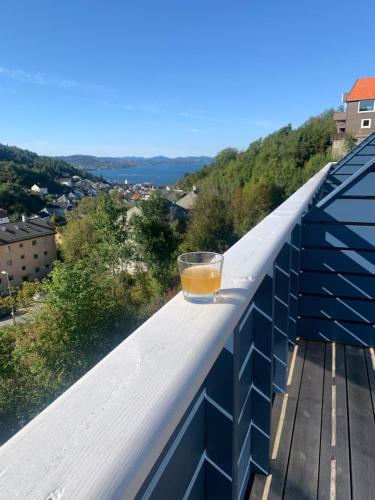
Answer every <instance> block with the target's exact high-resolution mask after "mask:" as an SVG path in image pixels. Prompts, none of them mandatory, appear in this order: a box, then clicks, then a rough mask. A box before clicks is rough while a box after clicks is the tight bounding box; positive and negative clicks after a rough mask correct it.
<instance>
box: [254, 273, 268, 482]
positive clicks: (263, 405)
mask: <svg viewBox="0 0 375 500" xmlns="http://www.w3.org/2000/svg"><path fill="white" fill-rule="evenodd" d="M272 294H273V273H272V267H271V271H270V272H269V274H267V275H266V276H265V278H264V279H263V281H262V283H261V285H260V286H259V288H258V290H257V292H256V294H255V297H254V316H253V352H252V358H253V359H252V368H253V372H252V374H253V379H252V412H251V461H252V463H253V465H254V467H255V470H256V471H258V472H262V473H264V474H267V473H268V468H269V448H270V433H271V411H272V393H273V334H272V333H273V332H272Z"/></svg>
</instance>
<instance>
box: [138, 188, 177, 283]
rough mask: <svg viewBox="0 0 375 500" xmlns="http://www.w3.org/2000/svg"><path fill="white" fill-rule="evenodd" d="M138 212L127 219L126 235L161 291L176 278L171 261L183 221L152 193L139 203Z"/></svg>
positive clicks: (162, 200) (174, 254) (174, 256)
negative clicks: (127, 234) (128, 230)
mask: <svg viewBox="0 0 375 500" xmlns="http://www.w3.org/2000/svg"><path fill="white" fill-rule="evenodd" d="M140 207H141V213H140V214H138V215H134V216H133V217H132V218H131V220H130V223H129V225H130V237H131V239H132V240H133V242H134V254H135V256H136V258H137V259H138V260H139V261H141V262H143V263H145V264H146V266H147V269H148V270H149V272H150V273H151V275H152V277H153V278H154V279H155V280H156V282H157V283H158V284H159V286H160V291H161V292H162V291H163V290H165V289H166V288H167V287H168V286H170V285H171V284H173V281H174V280H175V278H176V273H175V272H174V268H175V265H174V261H175V258H176V250H177V248H178V245H179V243H180V241H181V237H182V230H183V222H181V221H179V220H178V219H176V213H175V211H174V208H173V207H171V205H170V203H169V202H168V201H167V200H166V199H165V198H162V197H161V196H160V194H159V193H156V194H153V195H152V196H151V197H150V198H149V199H148V200H146V201H144V202H142V203H141V205H140Z"/></svg>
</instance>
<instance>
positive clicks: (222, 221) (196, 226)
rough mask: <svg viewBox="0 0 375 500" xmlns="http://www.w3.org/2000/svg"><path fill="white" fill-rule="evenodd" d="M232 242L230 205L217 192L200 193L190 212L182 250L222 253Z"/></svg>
mask: <svg viewBox="0 0 375 500" xmlns="http://www.w3.org/2000/svg"><path fill="white" fill-rule="evenodd" d="M234 241H235V235H234V227H233V220H232V215H231V210H230V204H229V203H228V202H226V201H225V200H224V199H223V197H222V196H220V194H219V193H218V192H214V191H206V192H202V193H201V194H200V195H199V198H198V199H197V201H196V203H195V206H194V208H193V209H192V211H191V215H190V217H189V224H188V229H187V234H186V242H185V244H184V246H183V248H184V249H186V250H191V251H197V250H206V251H213V252H223V251H225V250H226V249H227V248H228V247H229V246H230V245H231V244H232V243H233V242H234Z"/></svg>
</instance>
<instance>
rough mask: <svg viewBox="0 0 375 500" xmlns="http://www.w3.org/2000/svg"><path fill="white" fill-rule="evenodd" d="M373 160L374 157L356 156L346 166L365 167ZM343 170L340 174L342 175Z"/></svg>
mask: <svg viewBox="0 0 375 500" xmlns="http://www.w3.org/2000/svg"><path fill="white" fill-rule="evenodd" d="M372 159H373V156H365V155H363V154H361V155H356V156H354V157H353V158H350V159H349V160H348V161H347V162H346V163H345V164H346V165H365V164H366V163H368V162H369V161H370V160H372ZM342 170H343V169H340V172H341V173H342Z"/></svg>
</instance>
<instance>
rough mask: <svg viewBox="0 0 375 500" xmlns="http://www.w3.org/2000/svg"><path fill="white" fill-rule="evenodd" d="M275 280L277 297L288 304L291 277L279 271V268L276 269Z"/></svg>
mask: <svg viewBox="0 0 375 500" xmlns="http://www.w3.org/2000/svg"><path fill="white" fill-rule="evenodd" d="M274 279H275V295H276V296H277V297H279V299H281V300H283V301H284V302H286V303H288V295H289V276H287V275H286V274H284V273H283V272H282V271H279V270H278V269H277V268H275V269H274Z"/></svg>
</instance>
